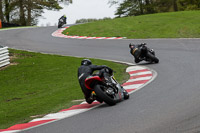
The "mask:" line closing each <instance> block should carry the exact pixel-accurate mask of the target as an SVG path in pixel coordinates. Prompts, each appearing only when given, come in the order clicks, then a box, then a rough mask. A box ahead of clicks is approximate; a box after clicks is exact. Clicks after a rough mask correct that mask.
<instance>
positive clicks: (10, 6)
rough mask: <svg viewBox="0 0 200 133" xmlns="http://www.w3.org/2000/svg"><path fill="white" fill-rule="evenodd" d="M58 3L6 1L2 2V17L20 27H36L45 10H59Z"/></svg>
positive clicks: (35, 0)
mask: <svg viewBox="0 0 200 133" xmlns="http://www.w3.org/2000/svg"><path fill="white" fill-rule="evenodd" d="M58 3H59V2H58V1H55V0H4V1H2V0H1V1H0V17H1V19H4V15H5V20H6V22H8V23H9V22H14V23H17V24H20V25H24V26H26V25H34V24H36V23H37V18H38V16H41V14H42V13H43V9H48V10H59V9H62V7H60V6H59V4H58Z"/></svg>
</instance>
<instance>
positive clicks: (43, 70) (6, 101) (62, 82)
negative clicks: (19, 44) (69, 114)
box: [0, 49, 129, 129]
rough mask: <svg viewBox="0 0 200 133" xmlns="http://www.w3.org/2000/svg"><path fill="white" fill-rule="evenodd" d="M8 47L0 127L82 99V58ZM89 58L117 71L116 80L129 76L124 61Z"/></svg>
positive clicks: (0, 83) (0, 73)
mask: <svg viewBox="0 0 200 133" xmlns="http://www.w3.org/2000/svg"><path fill="white" fill-rule="evenodd" d="M9 50H10V54H11V55H12V60H11V65H9V66H7V67H5V68H3V69H1V70H0V129H4V128H7V127H10V126H12V125H15V124H17V123H24V122H28V121H30V120H31V119H33V118H31V116H35V115H41V116H42V115H45V114H47V113H52V112H57V111H59V110H61V109H65V108H69V107H70V106H72V105H73V104H78V103H74V102H72V100H76V99H83V94H82V91H81V88H80V86H79V83H78V79H77V70H78V67H79V66H80V62H81V60H82V58H75V57H67V56H59V55H49V54H41V53H33V52H27V51H20V50H13V49H9ZM91 60H92V61H93V63H94V64H97V65H107V66H109V67H111V68H113V69H114V70H115V71H117V73H116V74H115V76H116V78H117V80H118V81H120V83H122V82H123V81H125V80H126V79H128V77H129V76H128V74H127V73H125V69H126V67H127V66H126V65H122V64H118V63H113V62H109V61H105V60H99V59H91Z"/></svg>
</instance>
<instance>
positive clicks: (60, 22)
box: [58, 19, 66, 28]
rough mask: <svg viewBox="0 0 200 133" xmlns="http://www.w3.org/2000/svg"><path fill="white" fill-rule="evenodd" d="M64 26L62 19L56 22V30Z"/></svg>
mask: <svg viewBox="0 0 200 133" xmlns="http://www.w3.org/2000/svg"><path fill="white" fill-rule="evenodd" d="M64 24H66V23H65V22H64V20H63V19H59V21H58V28H61V27H62V26H63V25H64Z"/></svg>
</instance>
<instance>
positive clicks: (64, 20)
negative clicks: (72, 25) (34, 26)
mask: <svg viewBox="0 0 200 133" xmlns="http://www.w3.org/2000/svg"><path fill="white" fill-rule="evenodd" d="M59 20H63V22H64V24H66V23H67V17H66V15H65V14H64V15H63V16H61V17H60V18H59Z"/></svg>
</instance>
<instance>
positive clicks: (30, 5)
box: [27, 0, 32, 26]
mask: <svg viewBox="0 0 200 133" xmlns="http://www.w3.org/2000/svg"><path fill="white" fill-rule="evenodd" d="M31 10H32V0H29V1H28V19H27V25H29V26H31V21H32V17H31Z"/></svg>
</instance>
